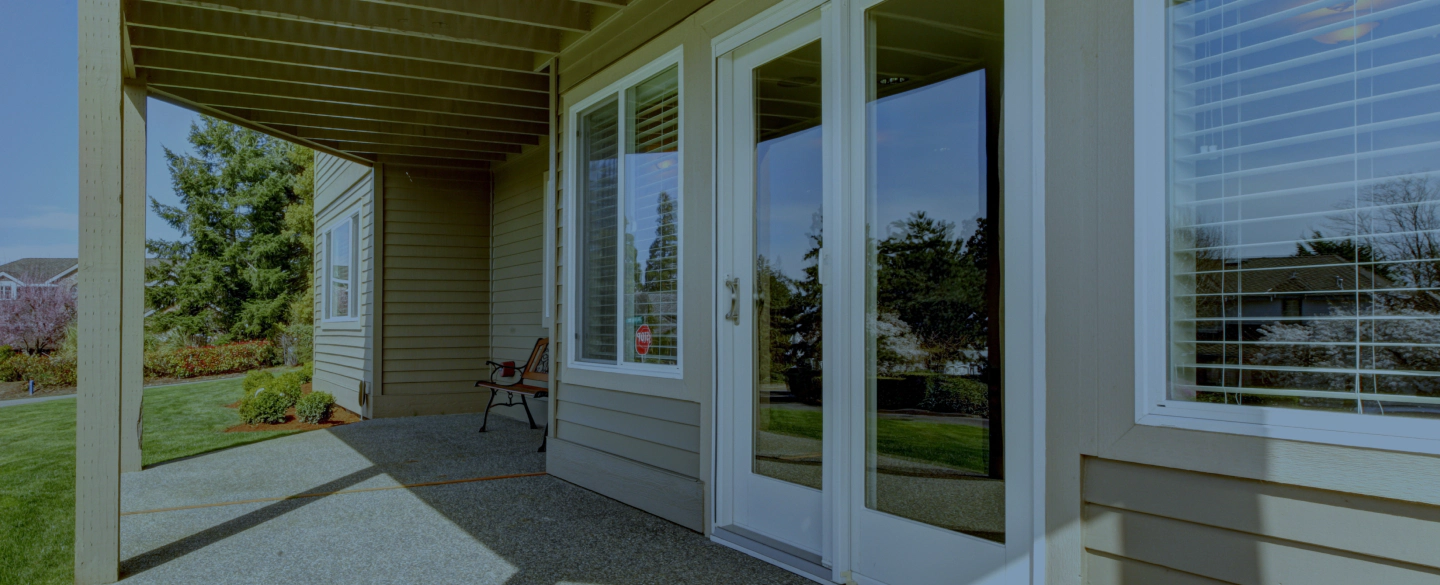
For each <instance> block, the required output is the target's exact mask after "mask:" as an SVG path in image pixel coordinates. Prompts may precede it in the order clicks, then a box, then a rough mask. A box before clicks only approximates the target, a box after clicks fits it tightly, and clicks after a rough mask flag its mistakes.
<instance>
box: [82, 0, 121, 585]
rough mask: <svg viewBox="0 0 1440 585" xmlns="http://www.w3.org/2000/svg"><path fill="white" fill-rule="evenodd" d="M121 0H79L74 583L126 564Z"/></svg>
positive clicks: (86, 584)
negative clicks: (122, 522) (122, 419)
mask: <svg viewBox="0 0 1440 585" xmlns="http://www.w3.org/2000/svg"><path fill="white" fill-rule="evenodd" d="M120 4H121V0H80V3H79V52H80V59H79V73H80V79H79V89H80V92H79V93H80V95H79V103H80V108H79V110H80V111H79V115H80V124H79V126H80V270H79V274H78V284H79V292H80V298H79V300H78V318H79V333H80V340H79V358H80V363H79V397H78V399H77V401H78V403H77V405H76V407H77V411H78V412H77V414H76V437H75V439H76V440H75V451H76V453H75V455H76V457H75V583H77V585H90V584H95V583H111V582H114V581H115V580H116V578H117V576H118V575H117V573H118V571H119V566H120V435H121V433H120V398H121V397H120V379H121V359H122V356H121V352H120V347H121V335H120V330H121V294H122V289H121V271H122V266H121V260H122V257H123V254H122V250H123V249H124V248H123V244H124V241H123V238H122V237H121V235H122V229H123V228H122V227H121V226H122V222H121V219H122V203H121V200H122V197H123V180H124V179H123V170H122V164H123V163H122V156H123V155H122V152H123V134H124V133H123V129H122V119H123V118H122V114H121V110H122V103H123V102H122V91H121V71H122V63H121V58H120V54H121V50H122V41H121V26H122V24H121V23H122V19H121V8H120Z"/></svg>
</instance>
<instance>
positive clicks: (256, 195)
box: [146, 117, 313, 343]
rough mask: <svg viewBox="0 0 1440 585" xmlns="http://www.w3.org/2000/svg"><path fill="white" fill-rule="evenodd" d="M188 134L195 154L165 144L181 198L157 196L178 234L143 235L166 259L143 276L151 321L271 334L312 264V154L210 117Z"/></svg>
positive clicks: (204, 330)
mask: <svg viewBox="0 0 1440 585" xmlns="http://www.w3.org/2000/svg"><path fill="white" fill-rule="evenodd" d="M189 141H190V144H191V145H192V146H194V148H195V152H196V155H194V156H190V155H179V154H175V153H174V152H172V151H170V150H169V149H166V150H165V160H166V166H167V167H169V170H170V178H171V184H172V185H173V186H174V188H175V192H176V193H177V194H178V195H179V196H180V205H178V206H171V205H164V204H161V203H160V202H159V201H155V200H153V199H152V200H151V206H152V207H153V208H154V210H155V212H156V213H157V214H158V215H159V216H160V218H161V219H163V220H164V221H165V222H166V223H168V224H169V225H170V226H171V227H173V228H175V229H176V230H178V231H179V232H180V234H181V238H180V239H178V240H175V241H166V240H159V239H155V240H150V241H148V242H146V247H147V248H148V250H149V252H150V253H151V254H152V255H154V256H156V257H157V258H158V259H159V261H160V262H159V264H158V265H157V266H155V267H152V268H150V269H149V270H147V274H146V278H147V280H149V281H150V282H152V283H154V284H153V285H152V286H150V287H149V288H148V289H147V290H146V301H147V303H148V305H149V306H150V308H152V309H155V310H156V313H155V315H154V316H153V317H152V324H153V326H154V327H155V328H157V329H158V330H160V331H165V332H171V333H175V334H179V335H183V336H185V337H187V338H189V339H194V340H198V341H203V342H206V343H221V342H226V341H231V340H238V339H257V338H266V337H273V336H275V335H277V334H279V333H280V332H281V330H282V329H283V325H282V324H283V323H284V322H285V321H286V319H287V317H289V316H290V315H289V314H288V313H290V312H291V303H292V302H293V301H294V300H295V299H296V297H297V293H299V291H302V290H304V288H305V287H306V286H307V284H308V282H309V278H310V272H311V269H312V265H311V263H310V261H309V260H308V258H309V256H310V249H311V248H312V247H313V241H310V238H311V235H310V232H311V231H312V230H311V229H310V228H311V226H310V223H309V222H310V221H311V220H310V219H309V217H308V216H309V213H308V212H306V211H304V207H305V206H307V205H310V206H312V207H313V203H307V202H306V199H307V198H309V199H310V200H311V201H313V196H312V195H311V194H308V192H309V191H313V186H311V185H310V184H307V183H308V182H309V179H308V178H307V177H309V176H310V175H307V174H306V170H307V168H308V166H309V164H308V163H309V161H310V160H311V159H310V155H308V154H304V153H297V152H296V151H297V150H302V149H301V147H298V146H295V145H292V144H290V143H288V142H285V141H283V140H279V139H276V138H272V137H269V136H266V135H264V134H261V133H259V132H254V131H251V130H247V129H244V128H240V127H237V126H235V125H233V124H229V123H226V122H222V121H219V120H216V119H213V118H209V117H205V118H202V120H201V122H200V124H191V126H190V134H189ZM297 185H300V186H299V187H298V188H297ZM302 215H303V216H306V217H303V218H302V217H301V216H302ZM287 216H288V217H287Z"/></svg>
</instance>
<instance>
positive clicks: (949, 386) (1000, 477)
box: [865, 0, 1005, 542]
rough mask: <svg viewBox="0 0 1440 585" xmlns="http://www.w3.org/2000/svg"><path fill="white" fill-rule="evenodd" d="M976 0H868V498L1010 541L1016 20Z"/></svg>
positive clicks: (894, 511)
mask: <svg viewBox="0 0 1440 585" xmlns="http://www.w3.org/2000/svg"><path fill="white" fill-rule="evenodd" d="M970 4H971V3H968V2H965V3H959V4H954V3H949V2H935V1H933V0H888V1H886V2H882V3H880V4H878V5H876V6H874V7H872V8H870V10H869V11H868V12H867V14H866V24H867V31H868V33H869V34H868V35H867V36H866V39H865V49H866V53H867V54H868V57H869V58H868V62H867V63H866V67H867V69H866V82H867V86H868V87H867V96H866V100H867V101H866V106H865V122H866V134H867V136H866V150H867V152H866V176H867V179H868V180H867V184H866V193H865V196H866V207H867V209H866V211H867V216H868V226H867V232H868V233H867V236H868V237H867V242H866V247H867V254H868V257H867V261H866V268H867V273H868V286H867V291H866V295H867V300H866V304H867V306H866V322H867V323H868V326H867V327H866V329H867V348H866V349H867V364H866V376H865V377H866V380H865V383H866V386H865V390H866V393H867V394H866V412H865V432H866V454H865V505H866V507H867V508H869V509H871V510H877V511H880V512H884V513H886V514H891V515H894V516H900V517H903V518H908V519H910V520H914V521H918V522H921V523H924V524H928V525H931V526H935V527H939V528H942V529H946V530H951V531H956V532H960V533H964V534H968V535H971V536H975V537H979V538H983V539H986V540H990V541H996V542H1004V540H1005V483H1004V441H1003V433H1002V430H1003V429H1002V427H1001V421H1002V417H1001V411H1002V408H1003V403H1002V400H1001V391H1000V390H1001V389H1000V387H999V380H1000V376H999V372H998V369H999V366H1000V363H1001V362H1000V356H999V355H998V351H999V347H1000V344H999V335H1000V320H999V309H1000V307H999V302H998V298H999V296H998V295H999V292H1000V282H999V266H1000V265H999V260H1000V258H999V249H998V247H997V246H996V245H995V244H996V242H997V241H998V238H997V235H998V234H997V232H996V226H997V220H998V217H997V214H996V211H998V201H999V196H1000V187H999V186H1000V176H999V168H998V164H997V163H998V161H999V157H998V154H997V147H998V146H999V140H998V136H999V133H1000V116H999V112H1000V110H999V105H1000V103H1001V99H1000V98H1001V96H1000V87H1001V75H1002V73H1001V68H1000V66H1001V57H1002V54H1001V50H1002V48H1003V45H1002V42H1001V40H1002V31H1003V28H1002V22H1003V20H1002V12H1001V5H1000V3H978V2H977V3H974V4H973V5H970ZM961 5H964V6H963V7H961V8H960V9H957V7H960V6H961Z"/></svg>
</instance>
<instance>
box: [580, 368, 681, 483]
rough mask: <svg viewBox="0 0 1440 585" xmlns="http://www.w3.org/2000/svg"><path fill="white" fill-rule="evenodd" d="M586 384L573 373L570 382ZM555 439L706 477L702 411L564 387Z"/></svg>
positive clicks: (647, 398) (655, 400)
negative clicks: (702, 472)
mask: <svg viewBox="0 0 1440 585" xmlns="http://www.w3.org/2000/svg"><path fill="white" fill-rule="evenodd" d="M577 379H583V373H582V372H581V371H578V370H568V376H567V380H571V381H574V380H577ZM559 396H560V403H559V405H558V406H557V408H556V411H555V417H556V419H557V420H556V423H555V436H556V437H558V438H561V439H564V440H566V441H570V442H572V443H578V444H580V445H584V446H586V447H590V448H591V449H596V450H598V451H604V452H606V453H610V454H613V455H618V456H620V457H624V458H626V459H630V460H634V461H638V462H640V463H644V464H646V465H650V466H653V467H658V468H660V469H664V470H666V471H670V472H673V473H677V474H680V475H683V476H685V477H689V478H698V477H700V405H699V404H696V403H694V402H688V401H684V400H672V399H669V398H659V397H655V396H649V395H645V394H635V393H630V392H616V391H613V390H602V389H598V388H590V387H587V386H579V385H575V384H571V383H569V382H566V383H564V384H563V385H562V386H561V388H560V392H559Z"/></svg>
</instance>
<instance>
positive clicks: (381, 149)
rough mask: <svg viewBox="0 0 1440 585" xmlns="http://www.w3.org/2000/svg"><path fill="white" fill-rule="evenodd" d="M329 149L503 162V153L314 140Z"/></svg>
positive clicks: (359, 152) (360, 152) (357, 152)
mask: <svg viewBox="0 0 1440 585" xmlns="http://www.w3.org/2000/svg"><path fill="white" fill-rule="evenodd" d="M315 142H318V143H320V144H324V145H326V146H329V147H331V148H336V149H340V150H343V151H345V152H350V153H355V154H375V155H380V154H397V155H403V156H423V157H428V158H449V159H455V160H487V161H504V160H505V153H503V152H474V151H469V150H448V149H444V148H426V147H420V146H403V145H395V144H361V143H355V142H336V141H333V140H316V141H315Z"/></svg>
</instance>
